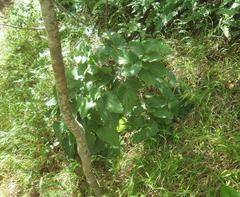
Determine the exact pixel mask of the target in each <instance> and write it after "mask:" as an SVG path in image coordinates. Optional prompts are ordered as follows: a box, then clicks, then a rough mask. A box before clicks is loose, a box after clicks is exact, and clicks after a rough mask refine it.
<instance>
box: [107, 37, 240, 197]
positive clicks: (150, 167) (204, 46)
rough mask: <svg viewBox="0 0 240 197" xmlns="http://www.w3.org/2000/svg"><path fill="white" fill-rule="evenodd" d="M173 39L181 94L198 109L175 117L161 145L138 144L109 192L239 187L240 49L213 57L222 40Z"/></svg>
mask: <svg viewBox="0 0 240 197" xmlns="http://www.w3.org/2000/svg"><path fill="white" fill-rule="evenodd" d="M169 42H170V44H171V45H172V46H173V48H174V47H175V55H174V57H173V59H174V61H172V62H173V63H174V64H171V67H172V69H173V70H174V71H175V73H176V75H177V77H178V81H179V83H180V86H181V87H183V88H182V89H183V91H182V95H181V97H182V99H183V100H185V101H187V102H188V103H191V104H192V105H193V108H192V109H191V110H190V111H189V113H187V115H186V116H184V117H181V118H179V119H178V120H177V121H176V123H175V125H174V130H173V134H172V136H171V137H170V138H168V139H162V140H160V143H159V142H158V143H156V144H155V147H157V148H152V147H153V146H151V147H149V148H143V147H141V146H140V145H137V146H136V147H133V148H131V150H130V151H129V152H128V153H126V154H125V155H124V157H123V159H122V161H121V162H120V164H119V166H118V168H119V169H118V170H116V173H115V174H112V176H113V178H112V177H111V179H110V180H109V188H111V190H112V192H113V193H111V195H110V196H146V195H147V196H218V195H219V193H218V192H219V188H220V187H221V185H224V184H226V185H230V186H231V187H233V188H235V189H236V190H238V189H239V188H240V155H239V152H240V121H239V115H240V103H239V93H240V89H239V88H240V87H239V79H240V58H239V57H238V56H237V54H236V48H235V49H234V48H232V49H231V51H228V52H227V53H226V54H218V55H220V56H219V57H220V59H209V58H210V57H208V55H212V56H213V55H214V54H213V52H216V53H218V52H219V51H214V50H213V47H214V46H215V45H216V44H219V43H218V42H214V41H211V42H210V41H209V40H208V38H207V39H206V40H204V39H201V40H199V41H198V40H196V39H195V40H194V39H191V40H189V41H188V43H187V44H186V42H185V41H184V42H183V43H181V41H179V40H170V41H169ZM176 43H178V45H177V44H176ZM179 43H181V44H180V45H179ZM176 46H177V47H176ZM171 59H172V58H171ZM187 107H188V106H185V108H186V109H185V110H188V109H187ZM116 186H117V187H116Z"/></svg>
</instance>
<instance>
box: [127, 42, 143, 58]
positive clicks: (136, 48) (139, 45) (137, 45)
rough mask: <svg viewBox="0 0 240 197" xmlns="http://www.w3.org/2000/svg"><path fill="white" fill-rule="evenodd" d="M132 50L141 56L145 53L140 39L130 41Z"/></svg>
mask: <svg viewBox="0 0 240 197" xmlns="http://www.w3.org/2000/svg"><path fill="white" fill-rule="evenodd" d="M129 47H130V50H131V51H132V52H133V53H135V54H136V55H137V56H138V57H139V58H141V57H142V56H143V55H144V49H143V46H142V43H141V42H140V41H132V42H130V43H129Z"/></svg>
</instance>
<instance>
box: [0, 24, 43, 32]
mask: <svg viewBox="0 0 240 197" xmlns="http://www.w3.org/2000/svg"><path fill="white" fill-rule="evenodd" d="M0 26H4V27H11V28H15V29H25V30H34V31H43V30H45V28H44V27H19V26H15V25H11V24H4V23H2V24H1V23H0Z"/></svg>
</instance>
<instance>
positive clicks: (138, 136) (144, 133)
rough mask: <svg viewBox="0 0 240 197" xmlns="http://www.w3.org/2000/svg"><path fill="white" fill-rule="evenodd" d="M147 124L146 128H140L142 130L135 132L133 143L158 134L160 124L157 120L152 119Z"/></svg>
mask: <svg viewBox="0 0 240 197" xmlns="http://www.w3.org/2000/svg"><path fill="white" fill-rule="evenodd" d="M147 125H148V126H147V127H146V128H143V129H140V131H138V132H136V133H134V135H133V137H132V141H133V143H139V142H141V141H144V140H146V139H148V138H149V137H153V136H154V135H156V134H157V132H158V125H157V123H156V122H154V121H151V122H149V123H148V124H147Z"/></svg>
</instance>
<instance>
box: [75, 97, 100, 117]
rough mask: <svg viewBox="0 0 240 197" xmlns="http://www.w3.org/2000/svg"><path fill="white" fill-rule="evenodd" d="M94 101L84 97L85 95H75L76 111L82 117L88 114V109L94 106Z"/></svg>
mask: <svg viewBox="0 0 240 197" xmlns="http://www.w3.org/2000/svg"><path fill="white" fill-rule="evenodd" d="M95 106H96V103H94V102H93V101H91V100H89V99H87V98H85V97H81V96H79V97H77V107H78V111H79V113H80V115H81V118H84V117H86V116H87V115H88V110H89V109H91V108H93V107H95Z"/></svg>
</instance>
